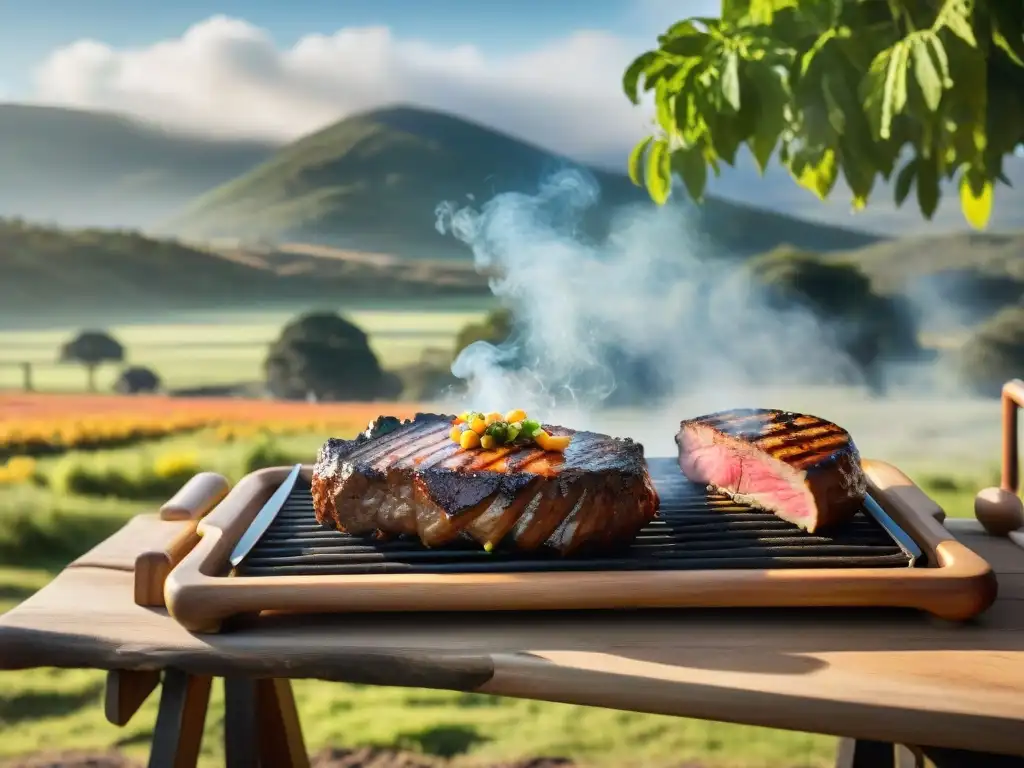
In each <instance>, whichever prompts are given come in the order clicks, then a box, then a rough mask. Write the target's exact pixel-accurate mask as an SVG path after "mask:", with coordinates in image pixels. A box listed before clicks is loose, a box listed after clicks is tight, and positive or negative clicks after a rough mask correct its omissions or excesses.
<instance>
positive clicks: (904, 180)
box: [895, 159, 917, 208]
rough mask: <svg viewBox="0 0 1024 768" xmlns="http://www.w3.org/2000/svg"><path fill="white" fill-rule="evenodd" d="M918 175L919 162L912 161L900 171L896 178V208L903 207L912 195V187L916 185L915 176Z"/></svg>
mask: <svg viewBox="0 0 1024 768" xmlns="http://www.w3.org/2000/svg"><path fill="white" fill-rule="evenodd" d="M916 173H917V160H916V159H915V160H911V161H909V162H908V163H907V164H906V165H904V166H903V168H902V169H900V173H899V175H898V176H897V177H896V195H895V197H896V207H897V208H898V207H899V206H901V205H903V201H904V200H906V199H907V196H908V195H909V194H910V187H911V185H912V184H913V183H914V176H915V174H916Z"/></svg>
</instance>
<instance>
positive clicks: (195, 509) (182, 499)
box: [160, 472, 231, 520]
mask: <svg viewBox="0 0 1024 768" xmlns="http://www.w3.org/2000/svg"><path fill="white" fill-rule="evenodd" d="M229 490H231V483H229V482H228V479H227V478H226V477H224V476H223V475H218V474H217V473H216V472H200V473H199V474H198V475H196V476H195V477H193V478H192V479H191V480H189V481H188V482H187V483H185V484H184V485H183V486H181V488H180V489H178V492H177V493H176V494H174V496H172V497H171V499H170V501H168V502H167V503H166V504H164V505H163V506H162V507H160V519H161V520H199V519H200V518H202V517H204V516H205V515H206V513H208V512H209V511H210V510H211V509H213V508H214V507H215V506H217V504H218V503H219V502H220V500H221V499H223V498H224V497H225V496H227V494H228V491H229Z"/></svg>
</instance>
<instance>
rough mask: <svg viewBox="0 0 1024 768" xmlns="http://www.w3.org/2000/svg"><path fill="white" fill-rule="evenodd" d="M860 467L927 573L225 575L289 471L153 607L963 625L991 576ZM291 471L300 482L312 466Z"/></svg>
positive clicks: (924, 505)
mask: <svg viewBox="0 0 1024 768" xmlns="http://www.w3.org/2000/svg"><path fill="white" fill-rule="evenodd" d="M864 469H865V473H866V474H867V477H868V491H869V494H870V495H871V496H872V497H873V498H874V500H875V501H876V502H877V503H878V504H879V506H881V507H882V509H883V510H884V511H885V513H887V514H888V515H889V517H890V518H892V520H893V521H894V522H895V523H896V524H897V525H898V526H899V527H900V528H901V529H902V530H903V531H904V532H905V533H907V534H909V535H910V536H911V537H912V538H913V539H914V541H915V542H916V544H917V545H918V546H919V547H920V548H921V550H922V551H923V552H924V554H925V556H926V558H927V561H928V562H929V563H930V564H932V566H931V567H916V568H909V567H898V568H897V567H893V568H889V567H885V568H878V567H875V568H859V567H858V568H772V569H759V570H754V569H742V570H739V569H715V570H710V569H704V570H639V571H637V570H633V571H621V570H617V571H574V572H569V573H566V572H552V571H547V572H527V573H443V574H441V573H391V574H372V575H371V574H358V575H356V574H352V575H294V576H292V575H286V576H280V575H274V576H234V575H232V574H231V568H230V565H229V564H228V557H229V555H230V553H231V550H232V549H233V548H234V546H235V544H236V543H237V542H238V540H239V539H240V538H241V536H242V535H243V533H244V532H245V531H246V530H247V528H248V527H249V524H250V523H251V522H252V520H253V518H254V517H255V516H256V514H257V513H258V512H259V511H260V509H261V507H262V506H263V504H264V502H266V500H267V499H268V498H269V497H270V496H271V495H272V494H273V492H274V491H275V490H276V489H277V487H278V486H279V485H280V484H281V482H282V481H283V480H284V479H285V477H286V475H287V474H288V472H289V471H290V468H289V467H277V468H271V469H264V470H260V471H258V472H254V473H252V474H250V475H248V476H247V477H245V478H243V479H242V480H241V481H240V482H239V483H238V485H236V486H235V487H234V489H233V490H232V491H231V492H230V493H229V494H228V495H227V497H226V498H224V500H223V501H221V502H220V504H219V505H218V506H217V507H216V508H215V509H213V511H212V512H210V514H209V515H207V516H206V517H205V518H203V519H202V520H201V521H200V522H199V524H198V526H197V528H196V533H197V534H198V536H199V537H200V540H199V542H198V544H196V546H195V547H194V548H192V549H191V551H189V552H188V553H187V554H186V555H185V556H184V558H183V559H182V560H181V562H180V563H179V564H178V565H177V566H176V567H175V568H174V569H173V570H172V571H171V573H170V575H169V576H168V577H167V579H166V583H165V587H164V600H165V603H166V605H167V608H168V611H169V612H170V614H171V615H172V616H173V617H174V618H175V619H176V620H177V621H178V622H179V623H180V624H181V625H182V626H184V627H185V628H186V629H188V630H190V631H193V632H217V631H219V630H220V628H221V624H222V622H223V621H224V620H225V619H227V618H229V617H232V616H236V615H241V614H258V613H262V612H293V613H295V612H297V613H337V612H364V611H425V610H436V611H486V610H570V609H628V608H709V607H721V608H729V607H733V608H746V607H780V608H781V607H813V606H818V607H842V606H851V607H852V606H859V607H888V608H912V609H918V610H923V611H927V612H929V613H932V614H934V615H936V616H939V617H941V618H944V619H949V620H964V619H968V618H970V617H972V616H975V615H977V614H978V613H980V612H982V611H984V610H985V609H986V608H988V607H989V606H990V605H991V604H992V602H993V601H994V600H995V596H996V588H997V586H996V580H995V575H994V573H993V571H992V568H991V567H990V566H989V564H988V563H987V562H986V561H985V560H984V559H982V558H981V557H979V556H978V555H977V554H975V553H974V552H973V551H971V550H970V549H968V548H967V547H966V546H964V545H963V544H961V543H960V542H958V541H956V539H954V538H953V537H952V536H951V535H950V534H949V532H947V531H946V529H945V528H944V527H943V525H942V520H943V518H944V513H943V511H942V509H941V508H940V507H939V506H938V505H937V504H935V502H934V501H932V500H931V499H930V498H929V497H928V496H926V495H925V494H924V492H923V491H921V490H920V489H919V488H918V487H917V486H916V485H914V483H913V482H912V481H911V480H910V479H909V478H907V477H906V475H904V474H903V473H902V472H900V471H899V470H898V469H896V468H895V467H893V466H891V465H889V464H885V463H882V462H876V461H865V462H864ZM302 471H303V476H304V477H305V479H306V480H307V481H308V480H309V478H310V475H311V472H312V467H311V466H305V467H303V470H302Z"/></svg>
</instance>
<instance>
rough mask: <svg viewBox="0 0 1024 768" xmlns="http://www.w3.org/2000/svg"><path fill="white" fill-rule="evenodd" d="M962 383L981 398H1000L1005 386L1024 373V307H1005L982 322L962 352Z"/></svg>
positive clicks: (960, 365) (959, 358)
mask: <svg viewBox="0 0 1024 768" xmlns="http://www.w3.org/2000/svg"><path fill="white" fill-rule="evenodd" d="M957 362H958V363H959V374H960V379H961V381H962V382H963V383H964V384H965V385H966V386H967V387H968V388H969V389H970V390H971V391H973V392H975V393H976V394H979V395H987V396H993V397H998V395H999V392H1000V390H1001V389H1002V386H1003V383H1004V382H1006V381H1008V380H1010V379H1016V378H1020V375H1021V371H1022V370H1024V307H1019V306H1017V307H1006V308H1005V309H1003V310H1002V311H1000V312H999V313H997V314H996V315H995V316H994V317H992V318H991V319H989V320H988V321H987V322H985V323H983V324H982V325H981V326H980V327H979V328H978V329H977V330H976V331H975V332H974V334H973V335H972V336H971V338H970V339H968V340H967V341H966V342H965V343H964V345H963V347H962V348H961V349H960V352H959V355H958V360H957Z"/></svg>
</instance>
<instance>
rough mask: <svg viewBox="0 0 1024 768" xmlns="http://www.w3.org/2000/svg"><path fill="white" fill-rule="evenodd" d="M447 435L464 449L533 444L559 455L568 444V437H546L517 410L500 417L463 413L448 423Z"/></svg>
mask: <svg viewBox="0 0 1024 768" xmlns="http://www.w3.org/2000/svg"><path fill="white" fill-rule="evenodd" d="M449 436H450V437H451V439H452V441H453V442H456V443H458V444H459V445H461V446H462V448H463V449H465V450H471V449H473V448H483V449H484V450H488V451H489V450H493V449H495V448H498V447H500V446H503V445H512V444H516V445H525V444H528V443H530V442H533V443H535V444H536V445H537V446H538V447H540V448H541V449H542V450H545V451H559V452H561V451H564V450H565V449H566V448H568V446H569V443H571V442H572V437H571V436H569V435H550V434H548V433H547V432H546V431H545V430H544V428H543V427H542V426H541V423H540V422H539V421H537V420H536V419H529V418H527V417H526V411H523V410H519V409H516V410H513V411H509V412H508V413H507V414H505V415H504V416H502V415H501V414H500V413H498V412H497V411H494V412H491V413H488V414H483V413H480V412H479V411H466V412H465V413H462V414H460V415H458V416H457V417H455V419H454V420H453V421H452V429H451V432H450V433H449Z"/></svg>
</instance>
